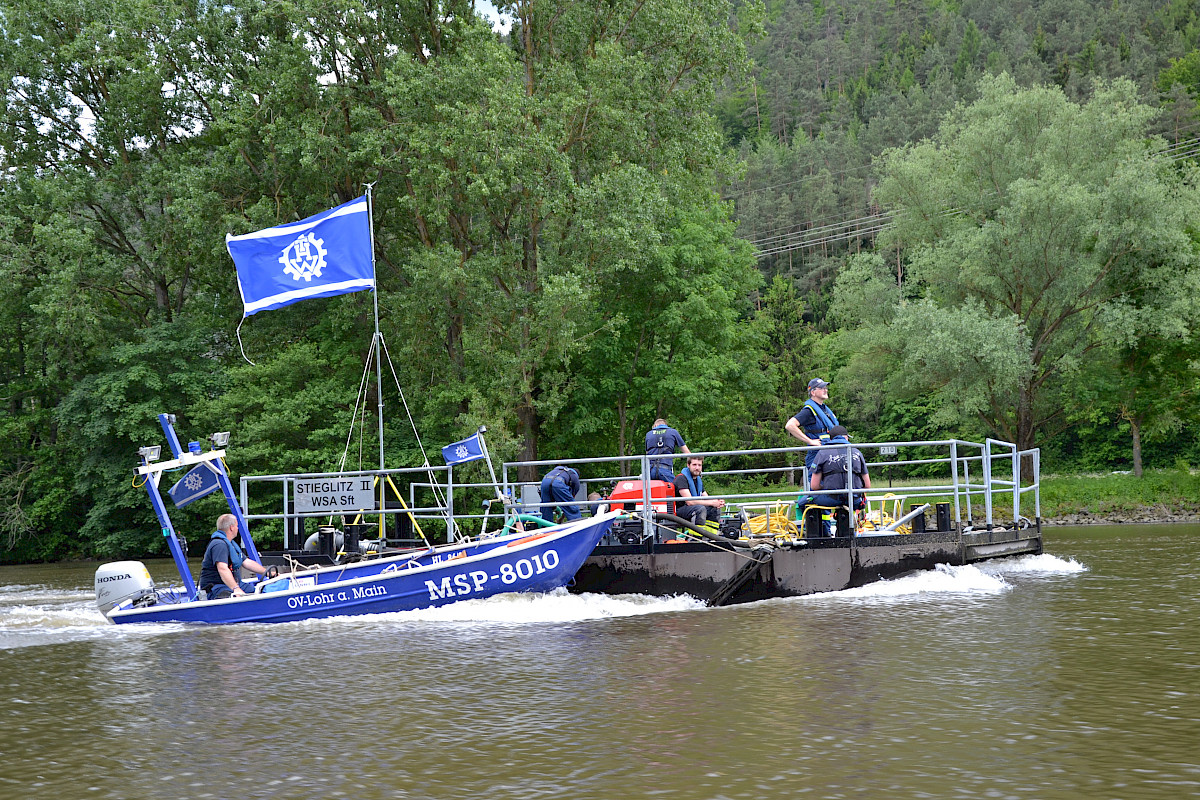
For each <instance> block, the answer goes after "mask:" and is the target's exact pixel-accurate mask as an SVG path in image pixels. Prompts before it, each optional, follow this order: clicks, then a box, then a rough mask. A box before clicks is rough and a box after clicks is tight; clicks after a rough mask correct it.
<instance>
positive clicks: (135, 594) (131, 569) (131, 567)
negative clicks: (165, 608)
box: [96, 561, 155, 616]
mask: <svg viewBox="0 0 1200 800" xmlns="http://www.w3.org/2000/svg"><path fill="white" fill-rule="evenodd" d="M126 600H133V601H134V602H135V603H137V602H139V601H144V602H146V603H147V604H150V603H152V602H153V601H154V600H155V595H154V579H153V578H151V577H150V571H149V570H148V569H146V565H145V564H143V563H142V562H140V561H114V562H113V563H111V564H104V565H103V566H101V567H100V568H99V569H97V570H96V606H97V607H98V608H99V609H100V613H101V614H104V615H105V616H107V615H108V612H109V611H112V610H113V608H114V607H116V606H118V605H120V604H121V603H124V602H125V601H126Z"/></svg>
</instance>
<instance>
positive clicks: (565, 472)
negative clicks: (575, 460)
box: [541, 464, 583, 522]
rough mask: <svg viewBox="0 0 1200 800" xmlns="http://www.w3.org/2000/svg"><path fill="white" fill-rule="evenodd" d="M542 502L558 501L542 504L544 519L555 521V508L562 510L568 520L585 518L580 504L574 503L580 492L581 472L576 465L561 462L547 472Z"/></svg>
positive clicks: (542, 488)
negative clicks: (548, 504)
mask: <svg viewBox="0 0 1200 800" xmlns="http://www.w3.org/2000/svg"><path fill="white" fill-rule="evenodd" d="M541 492H542V502H543V503H557V505H553V506H542V519H544V520H546V521H547V522H554V512H555V510H558V511H561V512H562V514H563V516H564V517H566V519H567V522H573V521H574V520H577V519H583V514H581V513H580V512H579V506H578V505H576V504H575V503H573V502H572V501H573V500H574V499H575V495H577V494H578V493H579V473H578V472H577V471H576V470H575V468H574V467H564V466H562V465H561V464H560V465H559V466H557V467H555V468H554V469H552V470H550V471H549V472H547V473H546V477H544V478H542V485H541Z"/></svg>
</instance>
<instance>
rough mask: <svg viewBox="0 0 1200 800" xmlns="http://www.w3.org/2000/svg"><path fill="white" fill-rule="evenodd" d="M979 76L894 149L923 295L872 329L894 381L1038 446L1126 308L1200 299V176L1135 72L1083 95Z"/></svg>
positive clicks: (900, 226)
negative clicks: (1161, 138)
mask: <svg viewBox="0 0 1200 800" xmlns="http://www.w3.org/2000/svg"><path fill="white" fill-rule="evenodd" d="M979 92H980V99H979V100H978V101H976V102H974V103H972V104H971V105H969V106H962V107H960V108H959V109H958V110H957V111H956V112H955V113H954V114H953V115H951V116H950V117H948V118H947V119H946V120H945V121H944V122H943V124H942V127H941V129H940V130H939V132H938V135H937V136H936V137H935V138H934V139H933V140H930V141H925V142H921V143H919V144H914V145H909V146H906V147H903V148H898V149H896V150H892V151H889V152H888V153H886V154H885V155H884V158H883V161H882V164H881V171H882V174H883V177H882V181H881V183H880V188H879V193H878V197H879V199H880V200H881V202H883V203H884V204H885V205H886V206H887V207H889V208H891V209H893V211H894V215H895V216H894V219H895V224H894V226H893V227H892V228H890V229H889V230H888V231H887V233H886V236H885V240H886V242H888V243H897V244H902V245H903V247H904V248H905V249H906V251H907V252H908V254H909V258H910V260H911V265H910V275H911V277H912V279H913V280H915V281H916V283H917V284H918V286H919V290H920V294H921V296H922V299H921V300H920V301H919V302H910V303H906V304H904V305H903V306H902V307H901V308H900V309H898V310H897V312H896V317H895V319H894V320H893V321H892V322H891V323H890V324H886V325H877V326H869V328H870V331H869V332H864V333H863V336H864V340H869V341H871V342H873V343H874V346H875V347H876V348H878V349H879V350H881V351H889V352H890V353H891V354H892V360H893V363H895V364H896V366H897V369H896V371H895V374H894V375H893V376H890V377H889V379H888V385H889V387H890V388H891V389H893V390H894V391H896V392H898V393H901V394H908V395H915V394H916V393H928V394H933V395H934V396H936V397H937V398H938V400H939V405H940V406H941V407H942V408H943V413H945V414H951V413H953V414H957V415H958V416H960V417H974V418H977V419H978V420H979V421H981V422H983V423H984V424H985V425H986V426H987V428H988V429H989V430H991V431H994V432H995V433H997V434H998V435H1000V436H1001V437H1003V438H1005V439H1008V440H1009V441H1014V442H1016V443H1017V444H1018V445H1019V446H1020V447H1021V448H1029V447H1033V446H1035V445H1036V444H1037V443H1038V441H1039V440H1041V441H1044V440H1046V439H1047V438H1049V437H1052V436H1054V435H1055V433H1056V432H1057V431H1060V430H1061V429H1062V428H1063V426H1064V425H1066V424H1068V423H1069V419H1068V417H1069V414H1068V409H1069V407H1070V398H1071V395H1072V380H1073V379H1074V378H1075V377H1077V375H1078V374H1079V371H1080V365H1081V363H1083V362H1084V361H1085V360H1086V359H1089V358H1092V357H1093V351H1094V350H1096V348H1098V347H1099V346H1101V344H1102V343H1103V341H1104V336H1103V334H1104V333H1105V331H1106V326H1111V325H1114V324H1117V322H1118V320H1119V319H1121V316H1122V315H1120V314H1117V313H1116V311H1117V310H1119V309H1122V308H1124V309H1128V308H1131V307H1134V308H1143V309H1145V313H1147V314H1153V313H1156V311H1155V309H1156V307H1157V312H1158V313H1161V311H1162V310H1163V309H1164V308H1166V307H1167V306H1169V305H1170V304H1171V303H1172V302H1173V300H1172V299H1171V298H1178V299H1179V302H1181V303H1193V302H1194V300H1193V299H1191V298H1190V297H1188V294H1189V293H1190V292H1192V291H1193V290H1192V289H1191V288H1190V287H1192V286H1193V285H1194V280H1195V278H1194V273H1195V257H1194V250H1193V246H1192V241H1191V239H1190V237H1189V236H1188V233H1187V229H1188V225H1189V224H1190V216H1191V215H1192V214H1193V213H1194V212H1193V209H1194V208H1195V198H1196V193H1195V189H1194V186H1193V185H1192V183H1191V182H1190V181H1189V180H1186V179H1185V178H1184V177H1181V175H1180V173H1179V172H1178V171H1177V170H1175V169H1174V168H1173V165H1172V164H1171V163H1170V162H1169V161H1168V160H1166V159H1163V158H1161V157H1159V156H1157V155H1156V151H1157V150H1158V149H1159V148H1161V146H1162V145H1161V143H1160V142H1156V141H1155V140H1148V139H1146V138H1145V136H1144V133H1145V130H1146V128H1147V126H1148V124H1149V123H1150V120H1151V119H1152V117H1153V115H1154V111H1153V109H1151V108H1150V107H1148V106H1146V105H1143V104H1141V103H1139V102H1138V100H1137V96H1136V91H1135V89H1134V87H1133V85H1132V84H1131V83H1129V82H1127V81H1117V82H1114V83H1112V84H1100V85H1098V86H1097V87H1096V91H1095V93H1094V94H1093V96H1092V98H1091V99H1090V100H1089V101H1088V102H1086V103H1083V104H1077V103H1073V102H1071V101H1069V100H1067V98H1066V97H1065V96H1064V95H1063V94H1062V92H1061V91H1059V90H1057V89H1050V88H1044V87H1043V88H1035V89H1020V88H1018V87H1017V86H1016V85H1015V83H1014V82H1013V81H1012V79H1011V78H1009V77H1007V76H1000V77H995V78H992V77H988V78H984V79H983V80H982V81H981V82H980V85H979ZM1145 285H1152V286H1154V287H1157V289H1158V291H1156V292H1153V293H1147V292H1142V291H1141V290H1140V288H1139V287H1141V286H1145ZM1164 292H1166V293H1168V295H1167V296H1164V295H1163V293H1164ZM1193 297H1194V295H1193Z"/></svg>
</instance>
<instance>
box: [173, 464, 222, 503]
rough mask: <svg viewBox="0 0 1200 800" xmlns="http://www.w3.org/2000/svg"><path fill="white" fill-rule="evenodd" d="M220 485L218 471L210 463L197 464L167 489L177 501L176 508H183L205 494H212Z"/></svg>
mask: <svg viewBox="0 0 1200 800" xmlns="http://www.w3.org/2000/svg"><path fill="white" fill-rule="evenodd" d="M218 488H220V487H219V484H218V483H217V473H216V472H215V471H214V470H213V468H212V467H210V466H209V465H208V464H197V465H196V466H194V467H192V468H191V469H190V470H189V471H188V474H187V475H184V476H183V477H182V478H180V479H179V481H178V482H177V483H176V484H175V485H174V486H172V487H171V488H170V489H168V490H167V494H168V495H170V497H171V499H172V500H173V501H175V507H176V508H183V507H184V506H186V505H187V504H188V503H193V502H195V501H196V500H199V499H200V498H201V497H204V496H205V495H209V494H212V493H213V492H215V491H216V490H217V489H218Z"/></svg>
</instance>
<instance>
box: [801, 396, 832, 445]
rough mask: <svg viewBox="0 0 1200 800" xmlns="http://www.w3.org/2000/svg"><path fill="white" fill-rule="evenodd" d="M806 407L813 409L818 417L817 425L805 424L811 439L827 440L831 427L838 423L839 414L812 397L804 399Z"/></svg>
mask: <svg viewBox="0 0 1200 800" xmlns="http://www.w3.org/2000/svg"><path fill="white" fill-rule="evenodd" d="M804 407H805V408H809V409H812V412H813V417H814V418H816V420H817V424H816V425H806V426H804V432H805V433H807V434H808V436H809V438H811V439H820V440H821V441H823V442H824V441H827V440H828V439H829V429H830V428H832V427H833V426H834V425H837V424H838V420H837V415H836V414H834V413H833V411H832V410H831V409H830V408H829V406H825V405H822V404H821V403H818V402H817V401H816V400H813V399H812V398H811V397H810V398H808V399H807V400H805V401H804Z"/></svg>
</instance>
